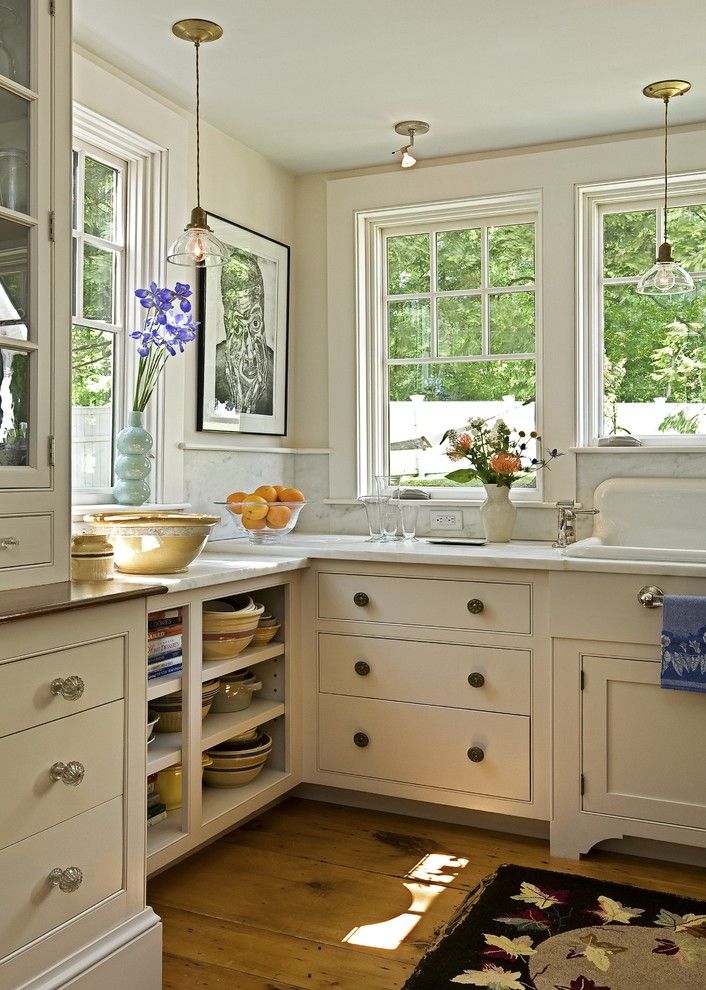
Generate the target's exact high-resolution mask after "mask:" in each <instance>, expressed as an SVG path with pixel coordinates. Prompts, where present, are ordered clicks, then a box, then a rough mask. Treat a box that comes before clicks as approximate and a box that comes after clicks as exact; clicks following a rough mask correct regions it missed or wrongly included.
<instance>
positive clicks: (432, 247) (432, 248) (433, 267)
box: [429, 230, 439, 357]
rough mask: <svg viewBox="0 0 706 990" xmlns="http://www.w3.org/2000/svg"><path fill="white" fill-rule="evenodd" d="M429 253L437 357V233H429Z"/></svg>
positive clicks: (433, 343) (433, 345)
mask: <svg viewBox="0 0 706 990" xmlns="http://www.w3.org/2000/svg"><path fill="white" fill-rule="evenodd" d="M429 252H430V259H431V264H430V271H429V288H430V289H431V295H430V297H429V318H430V320H431V355H432V357H436V356H437V355H438V353H439V320H438V307H437V302H436V300H437V294H436V291H437V287H438V279H437V258H436V233H435V231H433V230H432V231H430V232H429Z"/></svg>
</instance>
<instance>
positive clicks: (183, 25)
mask: <svg viewBox="0 0 706 990" xmlns="http://www.w3.org/2000/svg"><path fill="white" fill-rule="evenodd" d="M172 34H174V35H176V37H177V38H180V39H181V40H182V41H188V42H189V43H190V44H192V45H193V46H194V48H195V49H196V206H195V207H194V208H193V210H192V211H191V220H190V222H189V223H188V224H187V225H186V227H185V228H184V232H183V234H180V235H179V237H177V239H176V240H175V241H174V243H173V244H172V246H171V247H170V248H169V250H168V252H167V261H169V262H170V263H171V264H172V265H182V266H184V267H189V268H216V267H218V266H219V265H225V263H226V262H227V261H228V258H229V257H230V250H229V249H228V248H227V247H226V245H225V244H224V243H223V242H222V241H220V240H219V239H218V238H217V237H216V235H215V234H214V233H213V231H212V230H211V228H210V227H209V226H208V222H207V219H206V211H205V210H204V209H203V208H202V206H201V76H200V72H199V51H200V48H201V45H204V44H206V43H207V42H209V41H218V39H219V38H220V37H221V36H222V35H223V28H222V27H221V26H220V24H216V23H215V22H214V21H204V20H201V19H200V18H198V17H188V18H186V19H185V20H183V21H177V22H176V24H173V25H172Z"/></svg>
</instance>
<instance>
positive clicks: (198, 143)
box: [194, 41, 201, 206]
mask: <svg viewBox="0 0 706 990" xmlns="http://www.w3.org/2000/svg"><path fill="white" fill-rule="evenodd" d="M194 47H195V48H196V205H197V206H201V76H200V74H199V49H200V47H201V43H200V42H199V41H196V42H195V43H194Z"/></svg>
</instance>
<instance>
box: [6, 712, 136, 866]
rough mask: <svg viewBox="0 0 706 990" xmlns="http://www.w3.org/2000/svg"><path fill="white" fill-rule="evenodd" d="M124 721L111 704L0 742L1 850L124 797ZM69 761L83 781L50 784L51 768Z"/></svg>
mask: <svg viewBox="0 0 706 990" xmlns="http://www.w3.org/2000/svg"><path fill="white" fill-rule="evenodd" d="M123 718H124V711H123V702H122V701H114V702H112V703H111V704H110V705H102V706H101V707H100V708H94V709H92V710H91V711H88V712H83V713H82V714H79V715H71V716H69V717H68V718H62V719H58V720H57V721H55V722H49V723H47V725H41V726H38V727H37V728H34V729H27V730H26V731H25V732H16V733H15V734H14V735H12V736H6V737H5V738H4V739H0V794H2V796H3V799H2V802H1V803H0V848H3V847H4V846H9V845H10V844H11V843H13V842H18V841H19V840H20V839H24V838H26V837H27V836H28V835H33V834H34V833H36V832H40V831H42V830H43V829H46V828H49V827H50V826H52V825H56V824H57V823H58V822H62V821H65V820H66V819H67V818H72V817H73V816H74V815H79V814H81V813H82V812H84V811H88V809H89V808H95V807H96V806H97V805H99V804H103V803H104V802H105V801H108V800H110V799H111V798H114V797H118V796H119V795H120V794H122V791H123ZM70 761H77V762H78V763H80V764H81V766H83V768H84V770H85V776H84V777H83V779H82V780H81V782H80V783H78V784H76V785H72V784H66V783H64V782H63V780H54V779H53V778H52V776H51V775H50V768H51V767H52V766H53V765H54V764H55V763H57V762H61V763H63V764H68V763H69V762H70Z"/></svg>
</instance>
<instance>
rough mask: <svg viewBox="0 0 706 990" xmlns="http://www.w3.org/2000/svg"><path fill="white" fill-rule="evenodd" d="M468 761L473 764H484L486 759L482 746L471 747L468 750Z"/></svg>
mask: <svg viewBox="0 0 706 990" xmlns="http://www.w3.org/2000/svg"><path fill="white" fill-rule="evenodd" d="M468 759H469V760H470V761H471V763H482V762H483V760H484V759H485V752H484V751H483V750H482V749H481V748H480V746H471V748H470V749H469V750H468Z"/></svg>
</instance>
